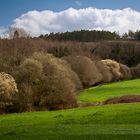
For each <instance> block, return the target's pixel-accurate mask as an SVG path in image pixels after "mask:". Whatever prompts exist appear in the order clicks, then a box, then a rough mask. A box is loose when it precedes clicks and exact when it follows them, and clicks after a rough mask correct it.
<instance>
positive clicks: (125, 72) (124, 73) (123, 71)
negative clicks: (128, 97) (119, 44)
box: [120, 64, 132, 79]
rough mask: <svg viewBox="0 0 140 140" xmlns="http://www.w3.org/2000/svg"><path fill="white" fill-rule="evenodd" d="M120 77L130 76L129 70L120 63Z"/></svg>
mask: <svg viewBox="0 0 140 140" xmlns="http://www.w3.org/2000/svg"><path fill="white" fill-rule="evenodd" d="M120 73H121V79H130V78H132V74H131V70H130V68H129V67H127V66H126V65H123V64H120Z"/></svg>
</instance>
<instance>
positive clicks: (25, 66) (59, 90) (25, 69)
mask: <svg viewBox="0 0 140 140" xmlns="http://www.w3.org/2000/svg"><path fill="white" fill-rule="evenodd" d="M17 79H18V82H19V89H20V96H21V98H24V102H23V103H22V106H23V109H22V110H24V108H27V109H26V110H28V111H29V110H33V109H34V108H36V109H41V110H42V109H49V110H53V109H63V108H70V107H73V106H77V100H76V93H77V89H80V88H82V86H81V83H80V80H79V79H78V76H77V75H76V74H75V73H74V72H73V71H72V70H71V69H70V67H69V66H68V64H67V63H66V62H65V61H63V60H61V59H58V58H56V57H54V56H53V55H51V54H45V53H34V54H33V56H31V57H30V58H28V59H26V60H25V61H24V62H23V63H22V64H21V65H20V67H19V70H18V74H17ZM20 82H21V83H20ZM24 87H27V88H24ZM27 89H28V90H27ZM28 108H30V109H28Z"/></svg>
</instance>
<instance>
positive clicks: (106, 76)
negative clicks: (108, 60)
mask: <svg viewBox="0 0 140 140" xmlns="http://www.w3.org/2000/svg"><path fill="white" fill-rule="evenodd" d="M96 66H97V68H98V70H99V71H100V73H101V74H102V80H101V81H102V82H103V83H106V82H111V81H112V74H111V72H110V70H109V68H108V66H106V65H105V64H104V63H103V62H102V61H97V62H96Z"/></svg>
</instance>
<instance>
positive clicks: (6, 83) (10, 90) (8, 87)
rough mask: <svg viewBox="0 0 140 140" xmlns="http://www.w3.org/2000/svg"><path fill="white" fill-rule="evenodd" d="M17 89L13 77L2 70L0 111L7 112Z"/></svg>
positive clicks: (0, 74) (0, 77) (0, 78)
mask: <svg viewBox="0 0 140 140" xmlns="http://www.w3.org/2000/svg"><path fill="white" fill-rule="evenodd" d="M17 92H18V89H17V85H16V82H15V80H14V78H13V77H12V76H11V75H9V74H6V73H4V72H1V73H0V112H1V113H5V112H9V108H10V107H11V106H13V102H14V96H15V95H16V94H17Z"/></svg>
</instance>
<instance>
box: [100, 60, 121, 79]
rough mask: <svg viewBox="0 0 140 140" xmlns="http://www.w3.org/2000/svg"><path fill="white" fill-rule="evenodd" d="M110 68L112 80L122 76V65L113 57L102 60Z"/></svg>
mask: <svg viewBox="0 0 140 140" xmlns="http://www.w3.org/2000/svg"><path fill="white" fill-rule="evenodd" d="M101 62H103V63H104V64H105V65H106V66H107V67H108V69H109V71H110V73H111V74H112V80H113V81H116V80H119V79H120V78H121V73H120V65H119V63H118V62H116V61H114V60H111V59H105V60H101Z"/></svg>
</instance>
